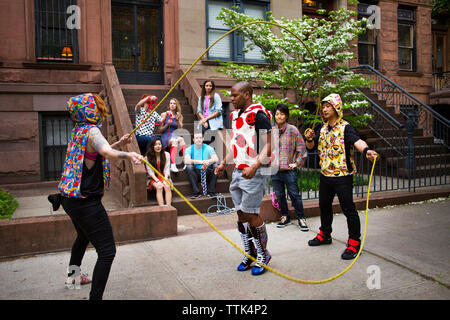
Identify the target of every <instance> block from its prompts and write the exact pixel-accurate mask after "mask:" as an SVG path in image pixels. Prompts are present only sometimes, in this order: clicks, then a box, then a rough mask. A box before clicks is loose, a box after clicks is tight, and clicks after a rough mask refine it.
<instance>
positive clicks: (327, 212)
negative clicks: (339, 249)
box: [319, 175, 361, 241]
mask: <svg viewBox="0 0 450 320" xmlns="http://www.w3.org/2000/svg"><path fill="white" fill-rule="evenodd" d="M335 195H337V196H338V199H339V204H340V205H341V209H342V212H343V213H344V215H345V217H346V218H347V227H348V235H349V238H351V239H354V240H357V241H359V238H360V237H361V223H360V220H359V215H358V211H356V207H355V203H354V202H353V176H352V175H348V176H344V177H325V176H323V175H320V185H319V206H320V223H321V226H320V230H322V231H323V232H324V233H325V234H326V235H329V234H331V231H332V228H331V224H332V223H333V198H334V196H335Z"/></svg>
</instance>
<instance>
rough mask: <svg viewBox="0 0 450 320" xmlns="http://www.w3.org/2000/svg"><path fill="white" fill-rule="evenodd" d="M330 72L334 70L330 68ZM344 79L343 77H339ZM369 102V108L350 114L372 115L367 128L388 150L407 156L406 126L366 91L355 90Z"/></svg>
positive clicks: (354, 110) (364, 107) (352, 111)
mask: <svg viewBox="0 0 450 320" xmlns="http://www.w3.org/2000/svg"><path fill="white" fill-rule="evenodd" d="M328 70H329V71H330V72H335V70H334V69H332V68H331V67H328ZM338 77H339V78H341V79H342V77H341V76H339V75H338ZM355 91H356V92H357V93H358V94H360V95H361V96H362V97H363V98H364V99H365V100H366V101H367V102H368V105H367V106H362V107H359V108H351V109H349V110H350V112H351V113H352V114H353V115H355V116H361V115H365V114H366V115H370V116H371V119H370V120H368V121H367V128H368V129H370V130H371V131H372V133H373V134H374V135H375V136H376V137H377V138H379V139H381V140H383V142H384V143H385V144H386V145H387V146H389V147H390V148H389V149H388V150H391V151H393V152H394V153H397V154H399V155H401V156H403V155H405V153H406V151H407V146H408V140H407V131H406V128H405V126H404V125H403V124H402V123H400V122H399V121H397V120H396V119H395V118H394V117H392V116H391V115H390V114H389V113H388V112H387V111H386V110H384V108H383V107H381V106H380V105H379V104H378V103H377V102H376V101H375V100H374V99H372V98H371V97H369V96H368V95H367V94H366V93H365V92H364V91H361V90H359V89H358V88H355Z"/></svg>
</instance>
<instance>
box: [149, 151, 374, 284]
mask: <svg viewBox="0 0 450 320" xmlns="http://www.w3.org/2000/svg"><path fill="white" fill-rule="evenodd" d="M376 160H377V156H375V159H374V161H373V165H372V170H371V173H370V179H369V186H368V190H367V201H366V218H365V223H364V236H363V239H362V241H361V248H360V250H359V252H358V254H357V255H356V257H355V259H354V260H353V261H352V263H351V264H350V265H349V266H348V267H347V268H345V269H344V270H343V271H341V272H340V273H338V274H337V275H335V276H333V277H330V278H328V279H323V280H304V279H298V278H294V277H291V276H289V275H286V274H284V273H282V272H280V271H278V270H275V269H273V268H271V267H269V266H268V265H266V264H264V263H261V262H258V261H256V259H255V258H254V257H252V256H250V255H248V254H247V253H246V252H245V251H243V250H242V249H241V248H240V247H239V246H238V245H237V244H235V243H234V242H233V241H231V240H230V239H229V238H228V237H227V236H225V235H224V234H223V233H222V232H221V231H220V230H219V229H217V228H216V227H215V226H214V225H213V224H212V223H211V222H210V221H209V220H208V219H207V218H206V217H205V216H204V215H203V214H202V213H201V212H200V211H199V210H198V209H197V208H196V207H195V206H194V205H193V204H192V203H191V202H190V201H189V200H188V199H186V197H185V196H184V195H183V194H182V193H181V192H180V191H178V189H177V188H175V186H174V185H173V184H172V183H171V182H170V181H169V180H167V179H166V178H165V177H164V175H162V174H161V173H160V172H159V171H158V170H156V169H155V167H153V166H152V165H151V164H150V163H149V162H148V161H147V160H146V159H145V158H144V159H143V160H142V162H144V163H145V164H146V165H148V166H149V167H150V168H151V169H152V170H153V171H154V172H156V173H157V174H158V175H159V176H160V177H161V178H162V179H163V180H164V181H165V182H167V184H168V185H169V186H170V187H171V188H172V189H173V190H174V191H175V192H176V193H177V194H178V195H179V196H180V197H181V198H182V199H183V200H184V201H185V202H186V203H187V204H188V205H189V206H190V207H191V208H192V210H194V212H195V213H196V214H198V215H199V216H200V217H201V218H202V219H203V220H204V221H205V222H206V223H207V224H208V225H209V226H210V227H211V228H213V229H214V231H216V232H217V233H218V234H219V235H220V236H221V237H222V238H224V239H225V240H226V241H227V242H228V243H229V244H231V245H232V246H233V247H235V248H236V249H237V250H238V251H240V252H241V253H242V254H243V255H245V256H246V257H247V258H249V259H251V260H252V261H254V262H257V263H259V264H261V265H262V266H263V267H264V268H266V269H267V270H269V271H270V272H272V273H274V274H276V275H278V276H280V277H282V278H284V279H287V280H290V281H294V282H299V283H305V284H321V283H325V282H329V281H332V280H335V279H337V278H339V277H340V276H342V275H343V274H344V273H346V272H347V271H348V270H350V268H351V267H352V266H353V265H354V264H355V263H356V261H357V260H358V258H359V255H360V254H361V252H362V250H363V248H364V242H365V240H366V231H367V214H368V211H369V193H370V186H371V184H372V176H373V170H374V168H375V162H376Z"/></svg>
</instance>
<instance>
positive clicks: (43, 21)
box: [34, 0, 78, 63]
mask: <svg viewBox="0 0 450 320" xmlns="http://www.w3.org/2000/svg"><path fill="white" fill-rule="evenodd" d="M76 4H77V0H35V1H34V8H35V22H36V23H35V27H36V59H37V61H40V62H68V63H77V62H78V33H77V29H76V28H75V27H73V25H72V24H70V23H68V20H70V19H71V18H72V15H73V12H71V11H70V10H69V13H67V11H68V9H69V7H70V6H73V5H76Z"/></svg>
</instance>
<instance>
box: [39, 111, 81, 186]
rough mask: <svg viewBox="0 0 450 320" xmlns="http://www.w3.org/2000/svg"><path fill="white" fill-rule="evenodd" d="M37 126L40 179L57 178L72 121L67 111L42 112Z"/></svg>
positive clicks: (63, 158)
mask: <svg viewBox="0 0 450 320" xmlns="http://www.w3.org/2000/svg"><path fill="white" fill-rule="evenodd" d="M39 127H40V130H39V132H40V144H39V145H40V158H41V180H42V181H52V180H59V179H60V178H61V172H62V168H63V165H64V160H65V159H66V152H67V143H68V142H69V139H70V137H71V134H72V128H73V122H72V120H71V119H70V116H69V113H68V112H42V113H40V114H39Z"/></svg>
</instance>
